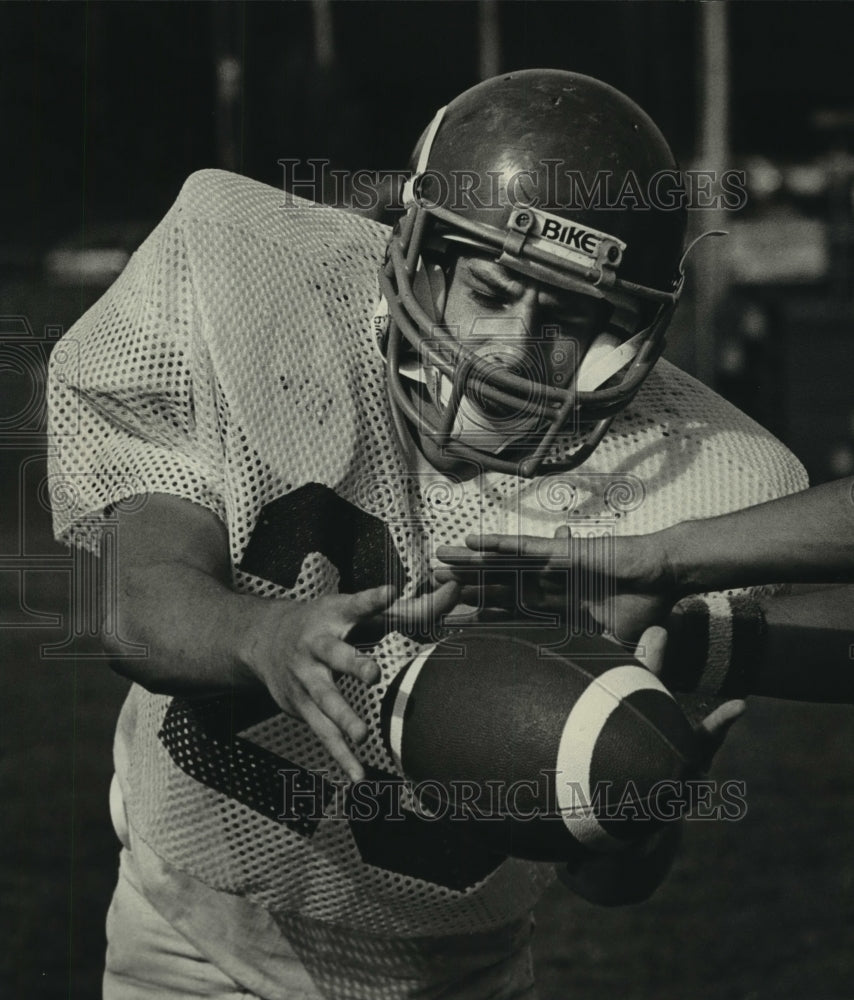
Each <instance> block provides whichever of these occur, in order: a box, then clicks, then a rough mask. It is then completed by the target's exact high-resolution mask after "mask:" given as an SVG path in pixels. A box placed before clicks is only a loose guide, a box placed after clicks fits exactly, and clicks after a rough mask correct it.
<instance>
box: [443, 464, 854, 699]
mask: <svg viewBox="0 0 854 1000" xmlns="http://www.w3.org/2000/svg"><path fill="white" fill-rule="evenodd" d="M852 490H854V479H851V478H849V479H844V480H840V481H838V482H834V483H828V484H826V485H824V486H819V487H814V488H813V489H810V490H805V491H804V492H802V493H797V494H793V495H791V496H788V497H783V498H781V499H779V500H774V501H771V502H769V503H765V504H760V505H758V506H756V507H750V508H746V509H745V510H741V511H736V512H734V513H731V514H725V515H722V516H720V517H715V518H709V519H707V520H698V521H686V522H683V523H681V524H677V525H674V526H673V527H671V528H667V529H665V530H663V531H658V532H655V533H652V534H649V535H636V536H622V537H618V538H606V539H597V540H594V541H592V542H591V541H585V540H583V539H580V540H579V539H572V538H569V537H567V535H566V534H563V535H562V536H561V537H556V538H554V539H548V538H536V537H533V536H528V537H522V538H515V537H511V536H498V535H485V536H481V537H478V536H472V537H470V538H469V539H467V545H468V546H469V548H468V549H461V548H454V547H448V548H446V549H443V550H440V552H439V556H440V558H442V559H444V560H445V561H446V562H447V563H448V565H449V568H448V569H445V570H443V571H440V572H439V573H437V574H436V575H437V579H456V580H459V581H460V582H462V583H464V584H466V585H467V588H464V590H463V599H464V600H468V601H470V602H472V601H477V600H478V597H477V595H476V593H475V591H476V590H477V586H478V584H480V583H481V581H482V573H483V572H484V571H485V570H488V569H489V567H490V565H491V564H494V562H495V561H496V560H501V559H503V560H504V561H505V563H506V561H507V559H508V557H510V558H520V559H521V560H522V562H521V563H519V565H521V566H524V567H526V568H528V572H527V573H526V574H525V578H526V579H527V580H529V581H531V582H534V581H536V583H537V587H535V588H529V591H533V592H532V593H529V594H526V602H527V603H528V604H529V605H530V606H534V607H536V606H543V607H546V608H547V609H550V610H560V609H561V608H562V609H564V610H565V609H566V606H567V605H566V601H567V593H566V581H567V574H568V572H569V570H570V569H573V571H574V572H575V574H576V575H575V576H574V577H573V580H574V582H575V583H576V584H578V583H579V582H580V583H581V585H582V587H583V586H584V585H585V583H584V582H585V581H587V583H588V584H596V586H591V587H590V590H591V593H592V594H594V595H596V594H602V593H605V594H606V596H605V597H598V596H593V597H592V598H587V597H584V596H582V597H581V598H580V602H581V604H582V606H583V607H584V608H585V609H586V610H587V611H588V612H589V614H590V615H591V617H593V618H594V619H595V620H596V621H597V622H598V623H599V624H600V625H601V626H602V627H604V628H605V629H607V630H611V631H613V632H615V633H616V634H617V635H619V636H621V638H623V639H625V640H628V641H632V640H633V639H635V638H636V637H637V636H638V635H639V634H640V632H641V631H642V629H643V628H644V627H646V626H647V625H649V624H652V623H666V625H667V628H668V631H669V632H670V634H671V637H672V641H671V643H670V646H669V650H668V656H667V666H666V671H665V676H666V680H667V682H668V683H669V684H670V685H671V686H674V687H677V688H681V689H683V690H693V689H695V688H696V687H700V688H702V689H704V690H708V691H717V690H719V689H720V685H721V684H722V683H723V684H724V685H725V686H724V690H725V691H727V692H737V693H754V694H761V695H767V696H773V697H782V698H795V699H799V700H804V701H846V702H854V661H852V659H851V657H850V649H851V647H852V643H854V586H840V585H838V584H842V583H844V582H847V581H854V496H852ZM538 570H539V573H538V572H537V571H538ZM532 571H533V572H532ZM603 581H610V584H609V586H605V585H604V584H603ZM767 583H797V584H814V583H824V584H827V585H828V586H825V587H822V588H820V589H815V588H812V589H810V588H808V587H798V588H796V590H795V592H793V593H791V594H786V595H777V596H760V597H757V598H755V599H754V600H753V602H752V603H751V601H750V600H749V599H746V600H740V599H739V598H734V599H732V600H731V601H728V600H727V599H726V598H723V597H722V598H721V599H720V600H719V601H718V605H721V603H722V602H723V604H724V605H725V606H724V607H723V608H722V609H721V608H720V607H719V608H718V611H720V610H723V611H724V616H723V617H722V618H719V619H718V621H717V626H718V627H716V628H715V629H710V628H709V621H710V616H709V608H708V606H707V605H706V606H705V610H704V605H703V600H702V599H689V600H687V601H685V600H683V601H682V603H681V604H677V602H678V601H679V600H680V599H684V598H685V597H686V595H690V594H696V593H702V592H709V591H717V590H724V589H732V588H740V587H746V586H752V585H756V584H767ZM609 589H612V590H613V593H610V594H609V593H608V591H609ZM492 596H493V597H495V596H496V595H492ZM507 596H508V595H504V597H505V599H506V597H507ZM499 599H500V595H499ZM674 604H677V606H676V607H675V608H674V607H673V606H674ZM671 609H672V611H671ZM668 615H669V617H668ZM728 616H729V617H728ZM715 642H717V643H718V647H719V648H718V649H717V650H715V649H713V648H712V646H713V644H714V643H715ZM727 643H731V645H730V646H727V645H726V644H727ZM715 659H717V663H716V662H714V661H715ZM731 670H732V671H734V673H731V674H730V677H729V683H728V684H727V681H728V679H727V676H726V674H727V671H731ZM739 672H742V673H743V676H742V677H736V676H735V674H738V673H739ZM735 682H739V683H743V684H747V687H738V686H734V683H735ZM710 683H711V684H712V686H711V687H710V686H708V685H709V684H710Z"/></svg>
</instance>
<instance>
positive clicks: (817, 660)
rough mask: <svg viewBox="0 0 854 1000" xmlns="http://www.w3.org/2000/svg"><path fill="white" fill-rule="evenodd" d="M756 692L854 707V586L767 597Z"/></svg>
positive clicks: (754, 681)
mask: <svg viewBox="0 0 854 1000" xmlns="http://www.w3.org/2000/svg"><path fill="white" fill-rule="evenodd" d="M760 603H761V605H762V607H763V610H764V613H765V620H766V635H765V641H764V643H763V651H762V655H761V656H760V657H759V659H758V661H757V663H756V668H755V671H754V672H753V675H752V680H751V693H753V694H759V695H768V696H770V697H775V698H794V699H798V700H800V701H831V702H834V701H837V702H847V703H854V656H852V651H854V586H848V587H827V588H822V589H817V590H811V591H809V592H806V593H794V594H791V595H786V596H783V597H773V598H765V599H763V600H762V601H761V602H760Z"/></svg>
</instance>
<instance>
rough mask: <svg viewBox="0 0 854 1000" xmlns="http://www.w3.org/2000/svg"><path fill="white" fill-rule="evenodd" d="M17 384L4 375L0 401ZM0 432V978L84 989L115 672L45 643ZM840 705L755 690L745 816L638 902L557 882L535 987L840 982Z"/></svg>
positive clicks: (845, 981)
mask: <svg viewBox="0 0 854 1000" xmlns="http://www.w3.org/2000/svg"><path fill="white" fill-rule="evenodd" d="M36 309H37V307H36V306H34V312H35V314H36V315H38V313H37V311H36ZM74 311H75V312H76V311H79V310H74ZM34 327H35V329H39V326H38V324H37V322H36V323H34ZM0 368H2V366H0ZM2 374H3V372H2V370H0V375H2ZM15 385H16V383H14V381H10V380H9V379H7V378H4V380H3V385H2V386H0V389H2V392H3V393H5V395H2V396H0V398H3V399H5V400H6V404H8V401H9V399H10V398H11V397H10V396H9V392H10V391H11V390H12V389H14V388H15ZM6 412H9V411H8V410H7V411H6ZM0 445H2V449H0V459H2V466H0V511H2V529H0V542H2V549H0V625H2V627H0V656H2V660H0V662H2V681H3V684H2V698H0V801H2V832H3V836H2V840H0V913H1V914H2V917H0V934H2V941H3V947H2V949H0V997H2V998H10V1000H19V998H21V1000H53V998H62V997H68V998H79V1000H89V998H95V997H97V996H98V995H99V983H100V967H101V961H102V953H103V947H104V935H103V923H104V915H105V912H106V908H107V903H108V900H109V896H110V893H111V890H112V883H113V879H114V873H115V867H116V859H117V844H116V841H115V838H114V836H113V834H112V831H111V829H110V826H109V820H108V813H107V788H108V784H109V778H110V773H111V763H110V746H111V739H112V729H113V725H114V722H115V717H116V714H117V712H118V708H119V705H120V703H121V699H122V697H123V693H124V690H125V685H124V682H123V681H121V680H120V679H118V678H117V677H115V676H114V675H113V674H111V673H110V671H109V670H108V668H107V667H106V666H105V665H104V664H103V662H99V661H97V660H95V659H92V658H91V655H90V654H91V653H92V652H93V650H94V646H93V644H92V642H91V640H86V639H84V640H81V641H80V642H79V643H78V644H77V645H76V646H75V648H74V655H70V654H69V655H67V656H65V657H64V658H46V657H44V656H43V655H41V653H40V647H41V646H42V645H43V644H45V643H52V642H53V643H55V642H57V641H58V639H59V638H61V636H62V634H63V627H64V623H63V622H60V624H58V625H57V624H53V625H51V624H50V623H48V622H44V621H41V622H39V621H37V620H36V619H35V616H36V615H38V614H39V613H40V614H50V613H54V614H56V613H59V614H62V613H63V612H65V611H66V610H67V607H68V593H69V582H70V581H69V575H68V573H67V571H65V570H63V569H62V567H60V568H59V569H57V568H55V567H54V568H53V569H50V568H48V569H44V570H39V569H38V565H39V563H38V559H39V558H41V557H45V556H46V557H51V556H56V557H61V554H62V550H60V549H59V548H58V547H56V546H54V545H53V543H52V542H51V541H50V532H49V521H48V516H47V512H46V511H45V510H44V508H43V506H42V505H41V504H40V503H39V499H38V497H39V483H40V481H41V478H42V477H43V473H44V462H43V457H40V456H41V453H42V452H43V441H41V439H40V438H39V437H38V435H35V436H33V437H29V438H26V440H23V441H19V439H18V438H17V437H15V436H14V435H11V434H8V435H6V436H5V437H0ZM23 566H28V567H30V568H29V570H28V572H27V573H26V574H24V573H23V572H22V567H23ZM852 666H854V664H852ZM852 723H854V710H852V708H849V707H823V706H807V705H793V704H784V703H778V702H770V701H764V702H763V701H759V700H757V701H754V702H753V703H752V704H751V706H750V711H749V714H748V716H747V718H746V719H744V720H742V721H741V722H740V723H739V725H738V726H737V728H736V729H735V731H734V732H733V734H732V736H731V737H730V739H729V740H728V742H727V744H726V746H725V747H724V749H723V751H722V752H721V753H720V754H719V756H718V758H717V760H716V763H715V768H714V775H715V776H716V777H718V778H725V777H732V778H738V779H741V780H743V781H745V782H746V786H747V804H748V810H747V814H746V816H745V818H744V819H742V820H740V821H739V822H736V823H709V822H692V823H689V824H687V836H686V842H685V846H684V849H683V852H682V855H681V857H680V860H679V862H678V863H677V865H676V868H675V869H674V871H673V873H672V875H671V877H670V879H669V881H668V882H667V883H666V885H665V886H663V887H662V889H661V890H660V891H659V892H658V894H657V895H656V897H655V898H654V899H653V900H651V901H650V902H649V903H647V904H644V905H642V906H638V907H632V908H625V909H616V910H604V909H597V908H594V907H591V906H588V905H587V904H585V903H582V902H580V901H578V900H576V899H574V898H573V897H571V896H570V895H569V894H568V893H567V892H566V891H565V890H563V889H562V888H559V887H558V888H555V889H554V890H552V891H551V892H550V893H549V895H548V896H547V897H546V898H545V899H544V900H543V901H542V903H541V905H540V907H539V911H538V917H539V936H538V943H537V969H538V974H539V981H540V986H541V994H542V997H543V1000H569V998H582V1000H606V998H607V1000H612V998H614V997H626V998H629V1000H729V998H733V1000H735V998H738V1000H830V998H833V1000H854V957H852V945H854V833H852V831H854V770H852V761H854V724H852Z"/></svg>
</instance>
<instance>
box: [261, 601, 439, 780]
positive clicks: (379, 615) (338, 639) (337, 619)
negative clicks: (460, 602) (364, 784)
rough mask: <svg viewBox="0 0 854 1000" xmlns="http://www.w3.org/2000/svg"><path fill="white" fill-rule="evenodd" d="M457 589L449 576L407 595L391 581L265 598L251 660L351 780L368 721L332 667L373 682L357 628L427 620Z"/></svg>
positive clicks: (381, 629)
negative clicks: (301, 596)
mask: <svg viewBox="0 0 854 1000" xmlns="http://www.w3.org/2000/svg"><path fill="white" fill-rule="evenodd" d="M458 595H459V587H458V586H457V585H456V584H454V583H449V584H445V585H444V586H442V587H440V588H439V589H437V590H435V591H433V592H432V593H429V594H425V595H423V596H422V597H419V598H410V599H399V598H397V591H396V590H395V588H394V587H391V586H383V587H375V588H373V589H371V590H363V591H360V592H359V593H357V594H329V595H326V596H324V597H319V598H317V599H315V600H312V601H304V602H293V601H270V602H269V608H268V611H267V616H266V618H265V620H264V621H263V623H262V627H260V628H258V629H257V631H256V636H255V639H254V642H253V643H252V655H251V660H252V663H251V667H252V669H253V671H254V673H255V674H256V676H257V677H258V678H259V679H260V680H261V681H262V683H263V684H264V685H265V686H266V688H267V689H268V690H269V692H270V694H271V695H272V697H273V699H274V700H275V701H276V703H277V704H278V705H279V707H280V708H281V709H282V710H283V711H285V712H287V713H288V714H290V715H293V716H295V717H296V718H299V719H302V720H303V721H304V722H306V723H307V724H308V725H309V726H310V727H311V729H312V730H313V731H314V733H315V734H316V735H317V736H318V738H319V739H320V741H321V742H322V743H323V745H324V746H325V747H326V749H327V750H328V751H329V753H330V754H331V756H332V757H333V759H334V760H335V761H336V762H337V763H338V764H339V765H340V766H341V767H342V768H343V769H344V771H345V772H346V773H347V774H348V775H349V776H350V778H351V779H352V780H353V781H358V780H360V779H361V778H363V777H364V768H363V767H362V765H361V764H360V763H359V761H358V760H357V758H356V756H355V754H354V753H353V750H352V748H351V744H357V745H358V744H359V743H362V742H363V741H364V740H365V738H366V737H367V735H368V727H367V725H366V724H365V722H364V720H362V719H360V718H359V716H358V715H357V714H356V713H355V712H354V711H353V709H352V708H351V707H350V705H349V704H348V703H347V701H346V699H345V698H344V696H343V695H342V694H341V692H340V691H339V689H338V687H337V685H336V683H335V675H336V674H346V675H348V676H350V677H357V678H358V679H359V680H361V681H364V683H366V684H374V683H376V681H377V680H378V679H379V668H378V667H377V664H376V663H375V662H374V660H373V658H372V657H371V656H370V654H369V653H368V652H366V651H363V650H360V649H359V648H358V647H357V636H358V635H359V634H360V632H361V633H365V634H367V633H370V634H371V635H372V636H373V637H374V640H376V639H377V638H379V636H381V635H383V634H385V633H386V632H390V631H393V630H400V631H403V630H404V626H405V625H407V624H409V623H412V622H416V623H418V624H422V625H423V624H425V623H426V622H427V621H428V619H429V621H430V622H432V621H433V620H435V619H437V618H438V617H439V616H441V615H442V614H444V613H445V612H446V611H448V610H450V609H451V608H452V607H453V606H454V605H455V604H456V601H457V597H458Z"/></svg>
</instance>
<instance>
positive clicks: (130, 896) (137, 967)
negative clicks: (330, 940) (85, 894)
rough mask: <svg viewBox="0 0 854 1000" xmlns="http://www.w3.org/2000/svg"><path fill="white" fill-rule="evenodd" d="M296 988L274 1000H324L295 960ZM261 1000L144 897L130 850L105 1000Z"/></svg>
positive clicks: (123, 866) (112, 920)
mask: <svg viewBox="0 0 854 1000" xmlns="http://www.w3.org/2000/svg"><path fill="white" fill-rule="evenodd" d="M293 961H294V980H295V984H294V986H293V989H291V990H290V991H289V990H288V985H287V984H286V983H283V992H282V994H281V996H280V997H277V998H276V1000H325V998H324V997H323V996H322V994H320V993H316V992H312V993H307V992H306V990H305V985H304V984H305V971H304V969H303V967H302V965H301V964H300V963H299V961H298V960H297V959H296V958H294V960H293ZM189 997H214V998H216V1000H263V998H261V997H258V996H257V994H255V993H250V992H249V991H248V990H245V989H243V987H241V986H240V985H239V984H237V983H236V982H234V980H233V979H230V978H229V977H228V976H227V975H225V973H223V972H221V971H220V970H219V969H218V968H217V967H216V966H215V965H213V964H212V963H211V962H209V961H208V959H207V958H205V957H204V956H203V955H202V954H200V953H199V952H198V951H197V950H196V949H195V948H194V947H193V945H191V944H190V942H189V941H188V940H187V939H186V938H185V937H184V936H183V935H181V934H179V933H178V931H176V930H175V929H174V928H173V927H172V925H171V924H170V923H168V922H167V921H166V920H164V919H163V917H161V916H160V914H159V913H158V912H157V910H155V908H154V907H153V906H152V905H151V903H149V902H148V900H147V899H146V898H145V896H144V895H143V894H142V893H141V892H140V889H139V885H138V883H137V880H136V875H135V872H134V868H133V861H132V858H131V855H130V854H129V852H128V851H126V850H125V851H122V855H121V862H120V866H119V880H118V884H117V885H116V890H115V892H114V893H113V901H112V903H111V904H110V909H109V912H108V914H107V962H106V968H105V970H104V1000H187V998H189Z"/></svg>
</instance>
